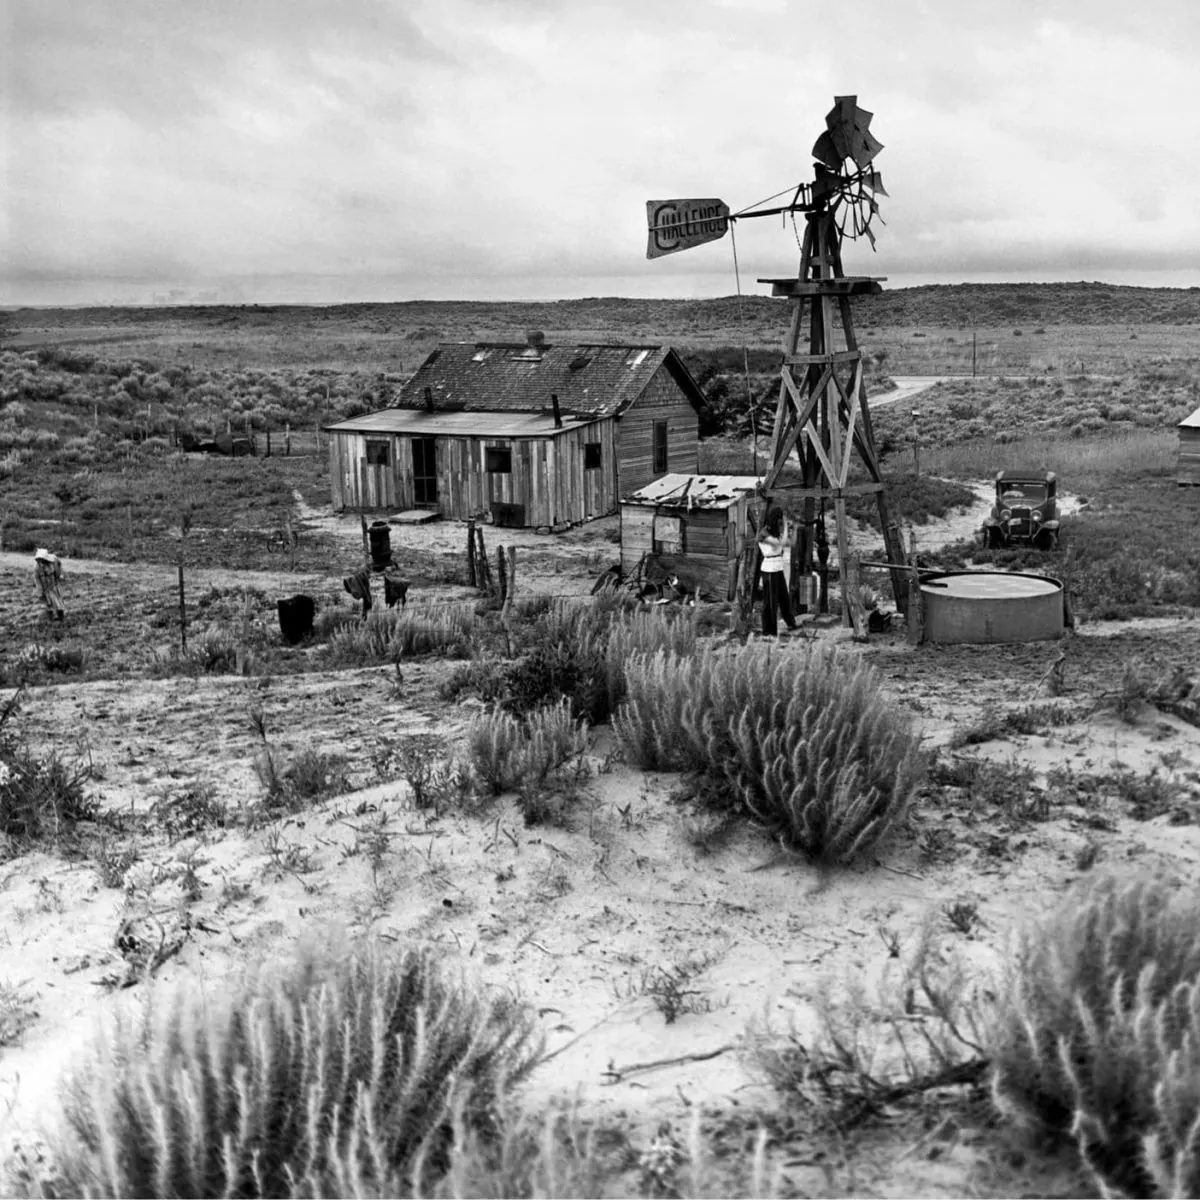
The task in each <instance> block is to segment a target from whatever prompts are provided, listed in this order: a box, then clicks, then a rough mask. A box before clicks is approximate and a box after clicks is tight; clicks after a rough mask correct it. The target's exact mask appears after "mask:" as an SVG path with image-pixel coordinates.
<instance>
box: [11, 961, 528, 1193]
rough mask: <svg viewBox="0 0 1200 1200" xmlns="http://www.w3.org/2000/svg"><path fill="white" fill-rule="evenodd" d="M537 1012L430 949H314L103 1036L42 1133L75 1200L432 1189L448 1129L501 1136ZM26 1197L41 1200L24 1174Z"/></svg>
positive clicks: (182, 998)
mask: <svg viewBox="0 0 1200 1200" xmlns="http://www.w3.org/2000/svg"><path fill="white" fill-rule="evenodd" d="M534 1030H535V1018H534V1017H533V1016H532V1014H531V1013H530V1011H529V1010H528V1009H527V1008H525V1007H524V1006H522V1005H519V1004H517V1003H515V1002H512V1001H509V1000H507V999H492V998H484V997H483V996H482V995H481V994H480V993H478V992H477V991H475V990H473V989H472V988H471V987H470V986H468V985H467V984H466V983H465V982H464V980H463V979H461V978H460V977H458V976H456V975H455V974H453V973H452V972H450V971H447V970H445V969H444V968H442V967H440V966H439V965H438V962H437V960H436V958H435V956H434V955H433V954H432V953H430V952H428V951H421V950H406V951H403V952H400V953H395V952H389V951H384V950H380V949H378V948H366V949H359V950H356V951H353V952H351V953H350V954H348V955H346V956H344V957H341V958H327V957H319V956H317V955H312V954H310V955H307V956H304V957H301V958H300V959H299V960H297V961H296V962H295V963H293V964H292V965H291V967H290V968H288V969H286V970H282V971H277V972H274V973H263V974H260V975H257V976H252V977H250V978H248V979H247V980H246V981H245V982H244V983H243V984H242V985H241V986H240V987H238V988H236V989H234V990H233V991H232V992H231V993H228V994H225V995H221V996H219V997H218V996H210V997H207V998H203V997H200V996H198V995H197V994H196V992H195V990H194V989H191V990H189V989H185V988H181V989H179V990H178V991H176V992H175V993H174V994H173V995H170V996H168V997H162V998H161V999H159V1000H158V1001H157V1002H156V1003H154V1004H152V1006H151V1008H150V1010H149V1012H148V1013H147V1015H146V1016H145V1018H144V1020H136V1021H135V1020H133V1019H127V1020H126V1021H125V1022H123V1023H119V1024H117V1025H115V1026H114V1027H113V1028H112V1029H111V1030H110V1031H109V1032H107V1033H106V1035H105V1036H104V1037H103V1038H102V1039H100V1040H98V1041H97V1043H96V1044H95V1046H94V1047H93V1049H92V1052H91V1054H90V1057H88V1058H87V1059H86V1060H85V1061H84V1063H83V1064H82V1065H81V1066H80V1067H78V1068H77V1069H76V1071H75V1072H74V1074H73V1075H72V1076H71V1077H70V1079H69V1082H68V1085H67V1087H66V1089H65V1091H64V1092H63V1102H62V1114H61V1120H60V1122H59V1123H58V1125H57V1127H56V1128H54V1129H53V1130H52V1131H51V1132H50V1134H49V1135H48V1137H47V1146H48V1151H49V1153H48V1158H49V1162H50V1164H51V1169H52V1178H53V1191H54V1193H55V1194H57V1195H73V1196H84V1195H87V1196H164V1197H174V1196H302V1195H305V1196H322V1195H324V1196H328V1195H375V1196H387V1195H409V1194H414V1193H417V1194H428V1189H429V1188H430V1187H431V1186H433V1185H434V1184H435V1183H436V1182H437V1181H438V1179H440V1178H441V1177H442V1176H443V1175H444V1173H445V1171H446V1168H447V1166H448V1165H449V1154H450V1149H451V1145H452V1141H453V1140H454V1136H455V1130H457V1131H458V1136H459V1138H460V1139H461V1137H462V1136H464V1135H465V1134H466V1133H470V1134H473V1135H474V1136H475V1137H476V1138H480V1139H483V1140H484V1141H485V1142H486V1140H487V1139H489V1138H493V1137H496V1136H497V1135H498V1134H499V1133H500V1127H499V1114H500V1112H501V1110H502V1106H503V1104H504V1099H505V1097H506V1095H507V1094H508V1093H509V1091H510V1090H511V1089H512V1088H513V1087H514V1086H515V1085H516V1084H517V1083H519V1082H520V1081H521V1080H522V1079H523V1078H524V1077H525V1076H526V1075H527V1074H528V1073H529V1072H530V1071H531V1070H532V1068H533V1066H534V1065H536V1062H537V1059H538V1056H539V1054H540V1041H539V1039H538V1037H537V1036H536V1034H535V1031H534ZM18 1184H19V1185H21V1186H23V1187H24V1194H39V1191H41V1193H42V1194H44V1193H45V1188H44V1185H42V1188H41V1189H39V1187H38V1185H37V1183H36V1182H35V1181H34V1180H32V1179H31V1178H30V1176H29V1174H28V1173H26V1175H25V1176H24V1177H23V1178H19V1179H18Z"/></svg>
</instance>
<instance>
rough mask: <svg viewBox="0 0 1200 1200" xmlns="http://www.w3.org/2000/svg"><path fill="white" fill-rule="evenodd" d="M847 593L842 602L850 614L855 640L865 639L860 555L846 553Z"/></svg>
mask: <svg viewBox="0 0 1200 1200" xmlns="http://www.w3.org/2000/svg"><path fill="white" fill-rule="evenodd" d="M845 580H846V594H845V595H844V596H843V597H842V603H843V604H844V605H845V606H846V609H847V611H848V612H849V614H850V622H849V623H850V626H851V628H852V629H853V630H854V640H855V641H864V640H865V639H866V636H867V614H866V609H865V608H864V607H863V598H862V583H861V577H860V575H859V571H858V555H857V554H847V555H846V570H845Z"/></svg>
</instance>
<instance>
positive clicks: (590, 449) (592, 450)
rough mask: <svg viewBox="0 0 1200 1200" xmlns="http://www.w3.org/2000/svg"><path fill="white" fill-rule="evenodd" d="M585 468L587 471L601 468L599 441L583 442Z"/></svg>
mask: <svg viewBox="0 0 1200 1200" xmlns="http://www.w3.org/2000/svg"><path fill="white" fill-rule="evenodd" d="M583 469H584V470H585V471H597V470H599V469H600V443H599V442H584V443H583Z"/></svg>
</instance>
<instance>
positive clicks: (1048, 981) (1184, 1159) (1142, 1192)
mask: <svg viewBox="0 0 1200 1200" xmlns="http://www.w3.org/2000/svg"><path fill="white" fill-rule="evenodd" d="M1198 909H1200V896H1198V894H1197V892H1196V890H1195V888H1194V886H1187V885H1180V884H1179V883H1178V882H1175V881H1170V880H1163V879H1159V878H1152V877H1149V876H1143V877H1135V878H1133V879H1129V878H1121V877H1117V876H1112V875H1101V876H1098V877H1096V878H1093V879H1089V880H1088V881H1086V882H1084V883H1083V884H1081V885H1079V886H1078V887H1077V889H1076V890H1075V891H1074V892H1073V893H1071V894H1070V895H1069V896H1068V898H1067V899H1066V900H1065V901H1064V902H1063V904H1062V905H1061V907H1060V908H1059V910H1058V911H1057V912H1055V913H1053V914H1052V915H1051V916H1050V917H1048V918H1047V919H1046V920H1044V921H1042V922H1039V923H1036V924H1033V925H1032V926H1030V927H1029V928H1028V929H1026V930H1025V931H1024V932H1023V934H1022V935H1021V936H1020V938H1019V941H1018V943H1017V945H1016V949H1015V953H1014V956H1013V959H1012V963H1011V966H1010V970H1009V972H1008V976H1007V980H1006V985H1005V988H1004V990H1003V992H1002V994H1001V996H1000V1000H999V1004H998V1009H997V1016H996V1020H995V1026H994V1029H993V1033H992V1037H991V1042H992V1045H991V1052H992V1061H993V1064H994V1085H993V1090H994V1095H995V1098H996V1101H997V1104H998V1105H999V1106H1000V1108H1001V1109H1002V1110H1003V1111H1005V1112H1007V1113H1009V1114H1011V1115H1015V1116H1017V1117H1018V1118H1020V1119H1022V1120H1023V1121H1024V1122H1025V1123H1027V1124H1029V1125H1031V1126H1033V1127H1034V1128H1035V1129H1037V1130H1038V1131H1040V1132H1044V1133H1049V1134H1050V1135H1052V1136H1055V1137H1057V1138H1060V1139H1062V1140H1064V1141H1067V1142H1073V1143H1074V1144H1075V1146H1076V1147H1077V1149H1078V1151H1079V1153H1080V1155H1081V1157H1082V1159H1083V1161H1084V1162H1085V1164H1086V1165H1087V1167H1088V1168H1089V1169H1090V1170H1091V1172H1092V1173H1093V1175H1094V1176H1095V1179H1096V1182H1097V1184H1098V1186H1099V1187H1101V1188H1102V1189H1103V1190H1104V1191H1105V1193H1106V1194H1111V1193H1112V1192H1114V1191H1117V1192H1120V1193H1123V1194H1125V1195H1129V1196H1154V1195H1164V1196H1194V1195H1197V1194H1200V1147H1198V1146H1197V1144H1196V1142H1197V1130H1198V1129H1200V922H1198V920H1197V916H1198Z"/></svg>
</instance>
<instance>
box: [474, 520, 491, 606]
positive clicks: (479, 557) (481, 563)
mask: <svg viewBox="0 0 1200 1200" xmlns="http://www.w3.org/2000/svg"><path fill="white" fill-rule="evenodd" d="M475 536H476V538H477V539H478V540H479V548H478V549H477V550H476V552H475V566H476V570H477V573H478V586H479V587H481V588H484V589H486V590H487V592H488V594H489V595H491V592H492V565H491V563H490V562H488V556H487V547H486V546H485V545H484V543H483V530H482V529H481V528H480V527H479V526H478V525H476V526H475Z"/></svg>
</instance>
